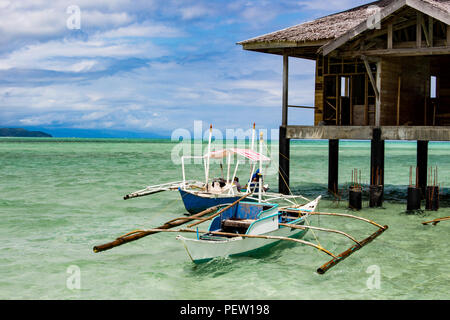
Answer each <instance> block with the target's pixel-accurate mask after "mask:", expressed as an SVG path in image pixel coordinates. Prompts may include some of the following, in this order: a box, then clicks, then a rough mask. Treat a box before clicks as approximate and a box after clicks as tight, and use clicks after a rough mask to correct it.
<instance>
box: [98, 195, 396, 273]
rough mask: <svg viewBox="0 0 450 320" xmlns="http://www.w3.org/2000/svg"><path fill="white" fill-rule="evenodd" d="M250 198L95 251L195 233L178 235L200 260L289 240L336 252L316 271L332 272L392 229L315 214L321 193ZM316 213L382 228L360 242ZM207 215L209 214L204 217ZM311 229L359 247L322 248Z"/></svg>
mask: <svg viewBox="0 0 450 320" xmlns="http://www.w3.org/2000/svg"><path fill="white" fill-rule="evenodd" d="M249 196H250V194H246V195H244V196H243V197H241V198H240V199H238V200H237V201H235V202H233V203H232V204H229V205H221V206H216V207H213V208H209V209H207V210H205V211H203V212H200V213H197V214H195V215H193V216H190V217H186V216H184V217H179V218H175V219H172V220H170V221H168V222H166V223H165V224H163V225H162V226H160V227H158V228H156V229H147V230H135V231H132V232H129V233H127V234H125V235H123V236H120V237H118V238H117V239H116V240H114V241H112V242H109V243H106V244H103V245H100V246H95V247H94V248H93V250H94V252H96V253H98V252H102V251H106V250H109V249H112V248H114V247H117V246H120V245H123V244H125V243H128V242H132V241H136V240H138V239H141V238H143V237H146V236H149V235H152V234H156V233H160V232H175V233H179V234H180V233H193V234H196V238H192V239H191V238H185V237H183V236H181V235H178V236H177V237H176V239H178V240H180V241H181V242H182V243H183V244H184V246H185V248H186V250H187V252H188V255H189V256H190V258H191V259H192V261H194V262H195V263H201V262H205V261H209V260H211V259H214V258H215V257H222V256H223V257H231V256H239V255H248V254H251V253H257V252H258V251H260V250H262V249H265V248H268V247H270V246H273V245H275V244H276V243H278V242H279V241H290V242H293V243H300V244H304V245H307V246H310V247H314V248H315V249H318V250H320V251H321V252H324V253H326V254H327V255H329V256H331V257H332V259H331V260H330V261H328V262H327V263H325V264H324V265H322V266H321V267H320V268H318V269H317V272H318V273H319V274H324V273H325V272H327V270H329V269H330V268H332V267H333V266H335V265H336V264H338V263H339V262H341V261H343V260H344V259H345V258H347V257H349V256H350V255H351V254H353V253H355V252H356V251H358V250H359V249H361V248H362V247H364V246H365V245H367V244H368V243H370V242H371V241H373V240H374V239H375V238H377V237H378V236H380V235H381V234H382V233H383V232H384V231H386V230H387V229H388V226H381V225H379V224H377V223H375V222H373V221H370V220H368V219H365V218H362V217H358V216H353V215H348V214H339V213H325V212H316V210H317V205H318V204H319V201H320V197H318V198H316V199H315V200H314V201H311V202H308V203H307V204H303V205H297V206H289V207H280V206H279V205H278V204H268V203H254V202H248V201H246V202H244V201H243V200H244V199H245V198H247V197H249ZM208 215H209V216H208ZM315 215H325V216H335V217H346V218H352V219H357V220H361V221H365V222H368V223H370V224H371V225H374V226H376V227H377V228H378V230H377V231H376V232H375V233H373V234H372V235H370V236H369V237H367V238H366V239H364V240H362V241H358V240H356V239H355V238H354V237H352V236H351V235H349V234H346V233H345V232H342V231H339V230H333V229H326V228H319V227H313V226H311V225H310V223H309V221H308V219H309V217H311V216H315ZM205 216H208V217H206V218H204V217H205ZM210 220H212V222H211V223H210V227H209V230H208V231H200V230H198V228H197V229H193V227H195V226H197V225H199V224H201V223H204V222H206V221H210ZM192 221H195V222H193V223H191V224H189V225H188V226H187V228H185V229H173V228H175V227H178V226H181V225H183V224H186V223H188V222H192ZM309 230H311V231H312V232H313V234H314V236H315V233H314V231H318V232H331V233H336V234H340V235H342V236H345V237H346V238H348V239H350V240H351V241H352V242H353V243H354V245H353V246H351V247H350V248H349V249H347V250H346V251H344V252H342V253H341V254H338V255H335V254H333V253H332V252H330V251H329V250H327V249H325V248H323V247H322V246H321V245H320V243H318V244H315V243H313V242H310V241H305V240H303V239H302V238H303V237H304V236H305V234H306V233H307V232H308V231H309ZM316 240H317V237H316ZM317 242H318V241H317Z"/></svg>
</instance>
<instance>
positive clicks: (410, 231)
mask: <svg viewBox="0 0 450 320" xmlns="http://www.w3.org/2000/svg"><path fill="white" fill-rule="evenodd" d="M175 146H176V144H175V143H170V142H169V141H163V140H161V141H151V140H77V139H0V195H1V196H0V216H1V222H0V273H1V278H0V299H449V298H450V293H449V292H450V290H449V287H450V286H449V280H450V275H449V273H448V267H449V265H450V249H449V246H448V234H449V231H450V223H449V222H443V223H441V224H439V225H438V226H436V227H432V226H429V227H425V226H422V225H421V222H423V221H425V220H431V219H434V218H438V217H444V216H450V210H449V209H447V208H442V209H441V210H440V211H439V212H426V211H425V212H420V213H417V214H406V213H405V209H406V201H405V200H404V199H405V198H406V196H405V194H406V193H405V191H406V186H407V184H408V183H409V177H408V175H409V166H411V165H415V157H416V145H415V143H395V142H392V143H387V144H386V165H385V170H386V176H385V179H386V184H387V187H386V189H387V194H386V197H387V199H388V201H387V202H386V203H385V204H384V208H381V209H367V208H366V209H364V210H363V211H361V212H358V213H356V214H357V215H360V216H362V217H365V218H369V219H372V220H375V221H376V222H378V223H380V224H382V225H388V226H389V229H388V230H387V231H386V232H385V233H384V234H383V235H382V236H380V237H379V238H377V239H376V240H375V241H374V242H372V243H371V244H369V245H368V246H366V247H364V248H363V249H361V250H359V251H358V252H357V253H355V254H354V255H352V256H351V257H349V258H347V259H346V260H344V261H343V262H341V263H340V264H338V265H337V266H335V267H334V268H332V269H331V270H330V271H328V273H326V274H325V275H319V274H317V273H316V272H315V271H316V269H317V268H318V267H319V266H321V265H322V264H323V263H325V262H327V261H328V260H329V259H328V256H326V255H324V254H323V253H320V252H318V251H317V250H314V249H312V248H309V247H305V246H301V245H293V244H287V243H282V244H279V245H277V246H276V247H274V248H273V249H271V250H269V251H268V252H266V253H265V254H263V255H262V256H260V257H241V258H233V259H226V258H224V259H217V260H213V261H211V262H209V263H206V264H203V265H199V266H195V265H194V264H192V263H191V261H190V260H189V258H188V255H187V254H186V251H185V250H184V248H183V246H182V245H181V243H179V242H178V241H176V240H175V237H176V234H172V233H170V234H157V235H154V236H151V237H147V238H144V239H141V240H139V241H136V242H133V243H129V244H126V245H123V246H121V247H118V248H115V249H112V250H110V251H107V252H103V253H97V254H95V253H93V251H92V247H93V246H95V245H99V244H103V243H105V242H109V241H111V240H114V239H115V238H116V237H118V236H120V235H122V234H124V233H127V232H130V231H132V230H135V229H139V228H150V227H155V226H159V225H160V224H162V223H164V222H165V221H168V220H170V219H173V218H175V217H179V216H181V215H182V214H183V213H184V208H183V205H182V203H181V201H180V198H179V195H178V193H176V192H173V193H170V192H167V193H160V194H156V195H154V196H152V197H145V198H139V199H132V200H127V201H124V200H123V199H122V197H123V196H124V195H125V194H127V193H129V192H131V191H135V190H138V189H140V188H142V187H145V186H147V185H150V184H158V183H163V182H170V181H177V180H180V179H181V171H180V167H179V166H178V165H175V164H173V163H172V161H171V158H170V154H171V151H172V150H173V148H174V147H175ZM327 152H328V144H327V143H326V142H320V141H319V142H310V141H303V142H299V141H296V142H293V143H292V149H291V174H292V177H291V184H292V186H293V190H294V191H295V192H297V193H301V194H304V195H306V196H308V197H310V198H312V197H315V196H316V195H319V194H323V195H326V182H327ZM369 153H370V144H369V143H368V142H342V143H341V148H340V168H339V173H340V188H341V189H342V190H344V189H345V188H346V186H347V183H348V182H350V180H351V170H352V169H353V168H358V169H361V171H362V177H363V182H367V181H368V180H369V178H368V176H369V175H368V168H369ZM449 153H450V145H449V144H445V143H430V149H429V164H430V165H435V166H438V167H439V173H440V177H439V182H440V183H441V185H442V186H443V187H448V186H449V184H450V183H449V182H450V176H449V173H450V157H449V156H448V155H449ZM198 167H199V166H197V167H196V166H189V169H188V178H189V177H191V178H192V177H195V175H197V176H198V177H202V174H203V172H202V168H201V167H200V168H198ZM215 170H216V171H215V174H220V171H217V168H216V169H215ZM239 174H240V175H241V176H242V175H246V174H247V173H246V171H241V172H239ZM266 179H267V180H266V181H267V182H268V183H269V184H271V185H272V186H273V188H274V189H275V190H276V189H277V175H270V176H268V177H267V178H266ZM343 193H344V194H345V192H343ZM444 193H445V194H444V196H443V198H444V199H443V201H442V204H443V205H444V206H446V207H448V200H446V199H447V198H448V190H447V189H445V192H444ZM346 207H347V202H346V200H345V195H344V197H343V199H342V200H341V201H334V199H333V198H330V197H328V196H327V197H326V198H325V199H324V200H323V201H322V202H321V204H320V210H321V211H323V212H330V211H331V212H341V213H348V212H349V211H348V210H347V208H346ZM311 224H313V225H316V226H321V227H329V228H335V229H340V230H342V231H345V232H348V233H350V234H352V235H355V236H356V237H357V238H358V239H363V238H365V237H367V236H368V235H369V234H371V233H373V232H374V231H375V230H376V229H375V228H374V227H372V226H370V225H368V224H365V223H363V222H359V221H356V220H354V221H349V220H347V219H342V218H332V217H320V218H317V217H315V218H312V219H311ZM316 236H317V237H318V241H319V242H320V243H321V244H322V245H323V246H324V247H325V248H327V249H329V250H331V251H333V252H334V253H340V252H342V251H344V250H345V249H347V248H348V247H350V246H351V245H352V243H351V242H350V241H349V240H348V239H346V238H344V237H342V236H339V235H335V234H328V233H325V234H324V233H320V234H318V233H317V234H316ZM305 239H306V240H310V241H316V240H317V239H316V238H315V236H314V235H313V234H312V233H309V234H308V235H307V236H306V238H305ZM71 266H76V267H77V268H79V270H80V277H79V279H80V283H79V284H80V288H79V289H77V288H75V289H70V287H71V286H70V285H69V286H68V285H67V283H68V280H70V279H73V278H71V277H72V275H73V274H72V273H70V272H69V273H68V271H71V270H72V269H71V268H70V267H71ZM373 270H378V271H379V276H380V277H379V280H380V281H379V285H378V286H375V287H374V286H373V284H374V283H376V282H373V281H372V280H373V279H374V278H373V277H374V276H375V275H376V273H373ZM69 282H70V281H69ZM368 284H369V285H368ZM370 284H372V285H370Z"/></svg>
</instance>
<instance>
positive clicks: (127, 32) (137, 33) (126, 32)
mask: <svg viewBox="0 0 450 320" xmlns="http://www.w3.org/2000/svg"><path fill="white" fill-rule="evenodd" d="M184 35H185V33H184V32H182V31H180V30H178V29H176V28H173V27H169V26H166V25H163V24H156V23H154V24H153V23H150V22H144V23H133V24H131V25H128V26H125V27H120V28H117V29H112V30H108V31H106V32H102V33H99V34H97V35H96V37H98V38H103V39H104V38H123V37H127V38H128V37H143V38H152V37H161V38H169V37H181V36H184Z"/></svg>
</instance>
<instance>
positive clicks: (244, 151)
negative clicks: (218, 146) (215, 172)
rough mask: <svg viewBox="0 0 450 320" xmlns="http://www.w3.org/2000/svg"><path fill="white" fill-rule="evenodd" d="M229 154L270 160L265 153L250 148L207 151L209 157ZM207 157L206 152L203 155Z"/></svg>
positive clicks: (258, 159)
mask: <svg viewBox="0 0 450 320" xmlns="http://www.w3.org/2000/svg"><path fill="white" fill-rule="evenodd" d="M229 154H237V155H240V156H242V157H244V158H246V159H248V160H251V161H261V160H262V161H263V162H267V161H270V158H268V157H266V156H265V155H262V154H260V153H258V152H256V151H253V150H250V149H239V148H231V149H224V150H219V151H212V152H210V153H209V158H211V159H222V158H225V157H227V156H228V155H229ZM207 157H208V154H206V155H205V158H207Z"/></svg>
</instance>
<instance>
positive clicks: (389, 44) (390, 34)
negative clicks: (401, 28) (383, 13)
mask: <svg viewBox="0 0 450 320" xmlns="http://www.w3.org/2000/svg"><path fill="white" fill-rule="evenodd" d="M393 47H394V28H393V25H392V23H389V24H388V36H387V48H388V49H392V48H393Z"/></svg>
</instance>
